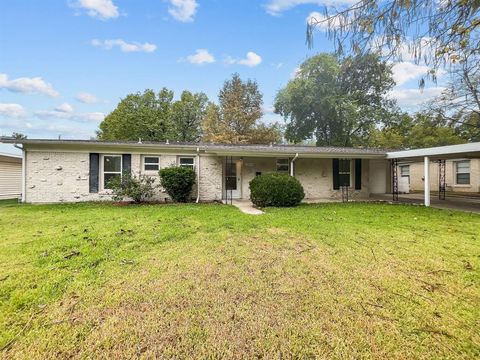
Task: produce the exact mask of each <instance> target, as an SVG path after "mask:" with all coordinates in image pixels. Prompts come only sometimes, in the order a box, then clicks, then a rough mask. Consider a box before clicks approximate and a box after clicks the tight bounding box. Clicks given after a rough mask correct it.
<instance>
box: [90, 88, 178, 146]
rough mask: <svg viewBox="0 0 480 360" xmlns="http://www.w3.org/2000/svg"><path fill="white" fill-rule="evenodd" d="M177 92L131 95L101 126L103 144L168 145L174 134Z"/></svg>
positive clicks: (147, 92) (100, 137)
mask: <svg viewBox="0 0 480 360" xmlns="http://www.w3.org/2000/svg"><path fill="white" fill-rule="evenodd" d="M172 102H173V91H170V90H168V89H166V88H163V89H162V90H160V92H159V93H158V94H156V93H155V92H154V91H153V90H145V91H144V92H143V93H140V92H138V93H135V94H129V95H127V96H126V97H125V98H124V99H122V100H121V101H120V103H119V104H118V105H117V107H116V109H115V110H113V111H112V112H111V113H110V114H108V115H107V116H106V117H105V119H104V120H103V121H102V122H101V123H100V130H99V131H98V133H97V134H98V138H99V139H101V140H138V139H142V140H146V141H165V140H167V139H168V137H169V135H170V134H171V129H172V122H171V112H172Z"/></svg>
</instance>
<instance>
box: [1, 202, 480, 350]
mask: <svg viewBox="0 0 480 360" xmlns="http://www.w3.org/2000/svg"><path fill="white" fill-rule="evenodd" d="M479 241H480V216H478V215H475V214H468V213H459V212H453V211H445V210H436V209H427V208H423V207H417V206H394V205H386V204H323V205H302V206H300V207H298V208H292V209H267V213H266V214H265V215H262V216H249V215H245V214H242V213H240V212H239V211H238V210H237V209H235V208H233V207H228V206H224V205H157V206H154V205H152V206H128V207H117V206H112V205H108V204H76V205H48V206H47V205H45V206H44V205H42V206H23V205H22V206H10V207H2V208H0V348H2V351H1V352H0V354H1V355H2V356H4V357H8V358H19V359H23V358H29V359H45V358H70V357H73V358H97V357H98V358H136V357H138V358H155V357H157V358H172V357H175V358H254V357H264V358H275V359H278V358H313V357H316V358H377V359H383V358H402V359H405V358H425V359H431V358H475V357H477V358H478V356H480V322H479V319H480V306H479V304H480V243H479Z"/></svg>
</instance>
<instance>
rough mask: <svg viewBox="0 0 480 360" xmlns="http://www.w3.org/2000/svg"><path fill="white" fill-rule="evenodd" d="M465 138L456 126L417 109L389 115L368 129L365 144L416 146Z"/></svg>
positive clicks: (401, 146)
mask: <svg viewBox="0 0 480 360" xmlns="http://www.w3.org/2000/svg"><path fill="white" fill-rule="evenodd" d="M465 142H467V139H466V138H465V136H464V135H463V134H462V132H461V131H460V129H459V128H458V127H454V126H450V125H449V124H448V123H447V122H446V121H445V118H443V117H442V116H439V115H437V114H433V113H428V112H421V113H417V114H414V115H413V116H412V115H409V114H406V113H403V114H396V115H395V116H392V117H391V118H390V120H389V121H388V122H387V123H386V124H385V125H384V126H383V127H381V128H378V129H372V131H371V133H370V136H369V140H368V146H371V147H379V148H383V149H418V148H426V147H434V146H445V145H455V144H462V143H465Z"/></svg>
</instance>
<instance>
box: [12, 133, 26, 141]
mask: <svg viewBox="0 0 480 360" xmlns="http://www.w3.org/2000/svg"><path fill="white" fill-rule="evenodd" d="M11 138H12V139H15V140H25V139H26V138H27V136H26V135H25V134H22V133H19V132H13V133H12V136H11Z"/></svg>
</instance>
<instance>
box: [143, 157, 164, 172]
mask: <svg viewBox="0 0 480 360" xmlns="http://www.w3.org/2000/svg"><path fill="white" fill-rule="evenodd" d="M146 158H157V159H158V163H147V162H146V161H145V159H146ZM145 165H158V169H157V170H147V169H145ZM142 169H143V172H144V173H158V172H159V171H160V155H148V154H144V155H142Z"/></svg>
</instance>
